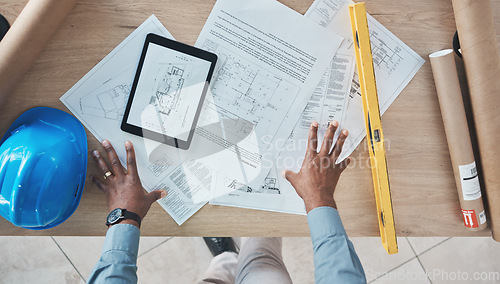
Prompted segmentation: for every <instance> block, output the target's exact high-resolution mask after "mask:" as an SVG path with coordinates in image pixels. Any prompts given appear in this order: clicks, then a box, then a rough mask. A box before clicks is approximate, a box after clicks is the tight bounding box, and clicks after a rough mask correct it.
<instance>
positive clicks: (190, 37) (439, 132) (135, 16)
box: [0, 0, 500, 236]
mask: <svg viewBox="0 0 500 284" xmlns="http://www.w3.org/2000/svg"><path fill="white" fill-rule="evenodd" d="M26 2H27V1H26V0H23V1H18V0H16V1H14V0H0V13H2V14H3V15H4V16H5V17H6V18H7V19H8V20H9V22H11V23H13V21H14V19H15V18H16V17H17V15H18V14H19V13H20V12H21V10H22V8H23V7H24V5H25V4H26ZM137 2H139V3H137ZM281 2H283V3H284V4H285V5H287V6H289V7H291V8H292V9H294V10H296V11H298V12H299V13H305V11H306V10H307V9H308V7H309V6H310V4H311V3H312V2H313V0H282V1H281ZM367 2H368V3H367V9H368V12H369V13H370V14H371V15H372V16H374V17H375V18H376V19H377V20H378V21H380V22H381V23H382V24H383V25H385V26H386V27H387V28H388V29H389V30H391V31H392V32H393V33H394V34H395V35H396V36H398V37H399V38H400V39H401V40H402V41H403V42H405V43H406V44H407V45H409V46H410V47H411V48H412V49H414V50H415V51H416V52H417V53H418V54H420V56H422V57H423V58H424V59H426V61H427V62H426V63H425V65H424V66H423V67H422V68H421V69H420V71H419V72H418V73H417V75H416V76H415V78H414V79H413V80H412V81H411V82H410V84H409V85H408V87H407V88H406V89H405V90H404V91H403V92H402V94H401V95H400V96H399V98H398V99H397V100H396V101H395V102H394V103H393V105H392V106H391V107H390V108H389V110H388V111H387V112H386V114H385V115H384V116H383V125H384V136H385V137H386V138H387V139H388V140H389V144H388V151H387V159H388V164H389V173H390V180H391V191H392V198H393V206H394V214H395V222H396V231H397V234H398V236H489V235H491V231H490V230H489V229H486V230H484V231H482V232H470V231H468V230H466V228H465V227H464V225H463V221H462V219H461V215H460V207H459V203H458V196H457V191H456V188H455V183H454V179H453V172H452V168H451V162H450V157H449V154H448V147H447V143H446V138H445V134H444V129H443V123H442V120H441V114H440V111H439V105H438V101H437V97H436V90H435V88H434V81H433V78H432V73H431V68H430V64H429V62H428V55H429V54H430V53H432V52H434V51H437V50H440V49H444V48H450V47H451V40H452V37H453V34H454V32H455V29H456V28H455V22H454V17H453V9H452V6H451V1H434V0H421V1H413V0H404V1H397V2H394V1H389V0H367ZM214 3H215V1H214V0H210V1H207V0H184V1H173V0H164V1H152V0H143V1H135V0H109V1H105V2H102V1H98V0H86V1H80V3H78V4H77V6H76V8H75V9H74V10H73V12H72V13H71V14H70V15H69V16H68V18H67V19H66V21H65V22H64V24H63V25H62V27H61V29H60V30H59V32H58V33H57V34H56V36H55V37H54V38H53V39H52V40H51V42H50V43H49V45H48V46H47V48H46V49H45V50H44V52H43V53H42V55H41V56H40V58H39V59H38V60H37V62H36V63H35V64H34V65H33V67H32V68H31V70H30V72H29V73H28V74H27V75H26V76H25V78H24V80H23V81H22V82H21V84H20V85H19V86H18V87H17V89H16V91H15V93H14V94H13V95H12V96H11V98H10V99H9V100H8V101H7V102H6V104H5V105H3V106H1V108H0V110H1V111H0V134H2V135H3V133H5V131H6V130H7V129H8V127H9V126H10V124H11V123H12V122H13V121H14V120H15V119H16V118H17V117H18V116H19V115H20V114H21V113H22V112H24V111H26V110H28V109H30V108H33V107H37V106H50V107H55V108H58V109H62V110H65V111H68V110H67V109H66V108H65V107H64V105H63V104H62V103H61V102H60V101H59V98H60V97H61V96H62V95H63V94H64V93H65V92H66V91H67V90H68V89H69V88H71V86H73V85H74V84H75V83H76V82H77V81H78V80H79V79H80V78H81V77H83V76H84V75H85V74H86V73H87V72H88V71H89V70H90V69H91V68H92V67H93V66H94V65H95V64H97V63H98V62H99V61H100V60H101V59H102V58H103V57H104V56H106V55H107V54H108V53H109V52H110V51H111V50H112V49H113V48H114V47H115V46H117V45H118V44H119V43H120V42H121V41H122V40H123V39H125V37H127V36H128V35H129V34H130V33H131V32H132V31H133V30H134V29H135V28H136V27H138V26H139V25H140V24H141V23H142V22H143V21H144V20H145V19H147V18H148V17H149V16H150V15H151V14H153V13H154V14H155V15H156V16H157V17H158V19H159V20H160V21H161V22H162V23H163V24H164V25H165V26H166V27H167V29H168V30H169V31H170V32H171V33H172V34H173V35H174V37H175V38H176V39H177V40H179V41H181V42H184V43H187V44H194V43H195V41H196V38H197V37H198V35H199V33H200V31H201V29H202V27H203V25H204V23H205V21H206V19H207V17H208V15H209V13H210V11H211V9H212V7H213V5H214ZM492 5H493V7H494V11H493V14H494V16H495V19H496V27H497V39H498V38H500V2H499V1H492ZM40 24H43V23H40ZM458 63H459V67H458V68H459V69H460V70H459V72H460V74H461V76H462V82H464V81H465V80H464V78H463V74H464V72H463V65H461V62H458ZM87 134H88V139H89V153H90V151H91V150H93V149H95V148H99V147H100V146H99V143H98V142H97V140H96V139H95V138H94V137H93V136H92V134H91V133H90V132H87ZM365 145H366V142H365V141H363V143H362V144H361V146H360V147H359V148H358V150H357V151H355V152H354V153H353V155H352V157H353V158H354V161H353V162H354V163H352V166H350V168H349V169H348V170H346V171H345V173H344V174H343V176H342V178H341V179H340V182H339V185H338V188H337V191H336V193H335V197H336V200H337V204H338V206H339V212H340V215H341V217H342V220H343V223H344V226H345V227H346V230H347V232H348V234H349V235H350V236H379V232H378V223H377V218H376V208H375V200H374V194H373V188H372V181H371V173H370V171H369V169H368V167H367V166H366V165H367V161H368V152H367V150H366V146H365ZM88 172H89V173H98V171H97V169H96V167H95V165H94V163H93V162H92V160H90V162H89V168H88ZM107 213H108V212H107V207H106V201H105V198H104V194H103V193H102V192H101V191H100V190H99V189H98V188H97V187H96V186H94V185H93V184H92V182H91V181H90V180H89V179H87V182H86V186H85V190H84V193H83V197H82V200H81V203H80V206H79V207H78V209H77V210H76V212H75V213H74V214H73V215H72V216H71V218H70V219H68V220H67V221H66V222H65V223H63V224H62V225H60V226H58V227H56V228H53V229H49V230H45V231H31V230H24V229H21V228H17V227H14V226H13V225H12V224H10V223H9V222H8V221H6V220H5V219H3V218H0V235H79V236H93V235H100V236H102V235H104V234H105V233H106V226H104V221H105V218H106V216H107ZM141 231H142V235H143V236H307V235H308V234H309V231H308V226H307V220H306V217H305V216H297V215H289V214H279V213H271V212H264V211H256V210H246V209H238V208H230V207H222V206H210V205H207V206H205V207H204V208H202V209H201V210H200V211H199V212H198V213H196V214H195V215H194V216H193V217H192V218H191V219H189V220H188V221H187V222H186V223H185V224H184V225H182V226H181V227H179V226H178V225H177V224H176V223H175V222H174V221H173V220H172V218H170V216H169V215H168V214H167V213H166V212H165V211H164V210H163V209H162V208H161V207H160V206H159V205H158V204H156V203H155V204H154V205H153V206H152V207H151V210H150V211H149V213H148V215H147V217H146V218H145V220H144V222H143V226H142V230H141Z"/></svg>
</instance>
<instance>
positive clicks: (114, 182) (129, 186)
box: [91, 140, 167, 227]
mask: <svg viewBox="0 0 500 284" xmlns="http://www.w3.org/2000/svg"><path fill="white" fill-rule="evenodd" d="M102 146H103V147H104V150H105V151H106V153H107V156H108V159H109V162H110V164H111V168H109V167H108V165H107V164H106V161H105V160H104V159H103V157H102V156H101V154H100V153H99V151H97V150H94V151H93V152H92V155H93V156H94V159H95V161H96V163H97V166H98V167H99V169H100V170H101V174H102V176H103V177H104V179H103V180H101V179H100V178H97V177H96V176H92V177H91V178H92V181H93V182H94V183H95V184H96V185H97V186H98V187H99V188H100V189H101V190H102V191H104V193H105V194H106V199H107V201H108V209H109V212H111V211H113V210H114V209H116V208H122V209H126V210H127V211H131V212H133V213H136V214H137V215H139V217H141V220H142V219H144V217H145V216H146V214H147V213H148V211H149V208H150V207H151V204H153V203H154V202H155V201H156V200H158V199H160V198H163V197H165V196H166V195H167V192H166V191H165V190H153V191H151V192H150V193H147V192H146V190H145V189H144V188H143V187H142V184H141V180H140V179H139V174H138V171H137V165H136V162H135V151H134V146H133V145H132V143H131V142H130V141H127V142H126V143H125V150H126V151H127V170H125V169H124V168H123V166H122V164H121V163H120V159H119V158H118V155H117V154H116V152H115V149H114V148H113V146H112V145H111V143H110V142H109V141H108V140H104V141H103V142H102ZM106 173H109V174H110V175H109V176H106ZM120 223H122V224H123V223H126V224H132V225H135V226H136V227H139V224H137V222H135V221H134V220H131V219H126V220H123V221H122V222H120Z"/></svg>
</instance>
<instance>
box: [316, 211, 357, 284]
mask: <svg viewBox="0 0 500 284" xmlns="http://www.w3.org/2000/svg"><path fill="white" fill-rule="evenodd" d="M307 221H308V223H309V231H310V232H311V239H312V243H313V249H314V278H315V279H316V283H366V277H365V272H364V271H363V267H362V266H361V262H360V261H359V258H358V255H357V254H356V251H355V250H354V246H353V245H352V243H351V241H350V240H349V238H348V237H347V234H346V232H345V229H344V226H343V225H342V221H341V220H340V216H339V213H338V212H337V210H336V209H335V208H332V207H318V208H315V209H313V210H311V211H310V212H309V213H308V214H307Z"/></svg>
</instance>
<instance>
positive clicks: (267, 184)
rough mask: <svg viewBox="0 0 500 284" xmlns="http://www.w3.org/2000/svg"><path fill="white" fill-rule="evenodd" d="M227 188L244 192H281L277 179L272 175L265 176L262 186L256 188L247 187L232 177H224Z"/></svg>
mask: <svg viewBox="0 0 500 284" xmlns="http://www.w3.org/2000/svg"><path fill="white" fill-rule="evenodd" d="M226 186H227V188H230V189H233V190H239V191H242V192H245V193H259V194H281V191H280V189H279V186H278V180H277V179H276V178H274V177H266V179H265V180H264V183H263V184H262V186H260V187H257V188H252V187H249V186H247V185H245V184H243V183H241V182H238V181H237V180H234V179H226Z"/></svg>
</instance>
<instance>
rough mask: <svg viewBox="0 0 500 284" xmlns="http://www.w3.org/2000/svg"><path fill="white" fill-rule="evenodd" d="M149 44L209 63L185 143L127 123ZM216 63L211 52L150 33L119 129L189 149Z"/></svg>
mask: <svg viewBox="0 0 500 284" xmlns="http://www.w3.org/2000/svg"><path fill="white" fill-rule="evenodd" d="M149 43H154V44H157V45H160V46H162V47H164V48H169V49H172V50H176V51H179V52H182V53H185V54H187V55H190V56H193V57H197V58H200V59H203V60H206V61H209V62H210V63H211V65H210V68H209V71H208V74H207V79H206V81H205V86H204V88H203V92H202V94H201V98H200V101H199V103H198V108H197V109H196V114H195V117H194V120H193V124H192V125H191V129H190V131H189V135H188V138H187V140H186V141H184V140H180V139H177V138H176V137H172V136H168V135H164V134H162V133H158V132H154V131H151V130H148V129H143V128H142V127H139V126H136V125H132V124H129V123H127V121H128V117H129V114H130V108H131V107H132V102H133V100H134V96H135V91H136V88H137V84H138V83H139V78H140V76H141V71H142V66H143V65H144V60H145V58H146V54H147V51H148V47H149ZM216 63H217V55H215V54H213V53H211V52H208V51H205V50H202V49H199V48H196V47H193V46H190V45H186V44H183V43H180V42H177V41H174V40H170V39H168V38H165V37H162V36H159V35H156V34H152V33H150V34H148V35H147V36H146V41H145V42H144V47H143V49H142V54H141V59H140V61H139V65H138V66H137V71H136V73H135V78H134V83H133V84H132V88H131V90H130V96H129V98H128V102H127V107H126V108H125V113H124V115H123V120H122V124H121V129H122V130H123V131H125V132H128V133H132V134H135V135H138V136H141V137H144V138H147V139H151V140H155V141H158V142H161V143H164V144H167V145H170V146H174V147H176V148H180V149H184V150H187V149H189V146H190V145H191V140H192V138H193V135H194V130H195V128H196V124H197V123H198V119H199V116H200V112H201V109H202V106H203V102H204V100H205V96H206V94H207V90H208V86H209V84H210V79H211V78H212V74H213V72H214V69H215V64H216Z"/></svg>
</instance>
